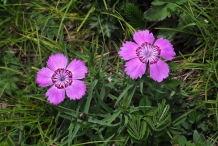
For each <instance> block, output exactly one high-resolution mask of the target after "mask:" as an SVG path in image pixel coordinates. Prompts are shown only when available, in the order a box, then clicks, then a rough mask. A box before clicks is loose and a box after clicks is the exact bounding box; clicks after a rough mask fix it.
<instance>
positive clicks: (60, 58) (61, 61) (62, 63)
mask: <svg viewBox="0 0 218 146" xmlns="http://www.w3.org/2000/svg"><path fill="white" fill-rule="evenodd" d="M47 65H48V67H49V68H50V69H51V70H53V71H55V70H57V69H59V68H64V69H65V68H66V66H67V57H66V56H64V55H63V54H61V53H57V54H54V55H51V56H50V57H49V59H48V61H47Z"/></svg>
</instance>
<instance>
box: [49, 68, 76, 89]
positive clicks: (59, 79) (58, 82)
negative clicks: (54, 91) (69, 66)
mask: <svg viewBox="0 0 218 146" xmlns="http://www.w3.org/2000/svg"><path fill="white" fill-rule="evenodd" d="M51 80H52V82H53V84H54V85H55V87H57V88H58V89H63V88H66V87H68V86H70V85H71V84H72V83H73V74H72V72H71V71H69V70H65V69H63V68H59V69H57V70H56V71H55V72H54V74H53V75H52V77H51Z"/></svg>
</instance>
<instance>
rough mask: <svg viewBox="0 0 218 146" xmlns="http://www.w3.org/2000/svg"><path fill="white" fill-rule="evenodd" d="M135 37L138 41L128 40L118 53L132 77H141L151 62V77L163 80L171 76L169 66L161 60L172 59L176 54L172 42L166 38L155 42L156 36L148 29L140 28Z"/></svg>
mask: <svg viewBox="0 0 218 146" xmlns="http://www.w3.org/2000/svg"><path fill="white" fill-rule="evenodd" d="M133 39H134V41H135V42H136V43H135V42H131V41H127V42H125V43H124V44H123V46H122V47H121V50H120V51H119V52H118V54H119V55H120V56H121V57H122V59H123V60H126V61H128V62H127V63H126V64H125V72H126V74H128V75H129V76H130V77H131V78H132V79H137V78H141V77H142V75H143V74H145V72H146V65H147V64H149V68H150V77H151V78H153V79H154V80H155V81H158V82H161V81H163V79H164V78H167V77H168V76H169V66H168V65H167V64H166V63H165V62H164V61H162V60H161V58H164V59H166V60H172V59H173V57H174V56H175V55H176V53H175V52H174V49H173V46H172V44H171V43H170V42H169V41H168V40H167V39H164V38H159V39H157V40H156V41H155V42H154V36H153V34H152V33H149V31H148V30H143V31H141V30H139V31H137V32H135V33H134V35H133Z"/></svg>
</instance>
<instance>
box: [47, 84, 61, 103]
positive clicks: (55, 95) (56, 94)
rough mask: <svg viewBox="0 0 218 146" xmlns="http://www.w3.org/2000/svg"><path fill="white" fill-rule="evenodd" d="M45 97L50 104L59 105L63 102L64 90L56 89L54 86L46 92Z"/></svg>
mask: <svg viewBox="0 0 218 146" xmlns="http://www.w3.org/2000/svg"><path fill="white" fill-rule="evenodd" d="M46 96H48V101H49V102H50V103H51V104H54V105H57V104H59V103H61V102H62V101H63V100H64V97H65V90H64V89H58V88H56V87H55V86H54V85H53V86H52V87H51V88H50V89H48V91H47V92H46Z"/></svg>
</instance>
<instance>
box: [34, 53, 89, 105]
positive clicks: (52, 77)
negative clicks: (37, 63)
mask: <svg viewBox="0 0 218 146" xmlns="http://www.w3.org/2000/svg"><path fill="white" fill-rule="evenodd" d="M47 66H48V67H43V68H42V69H41V70H39V71H38V73H37V76H36V83H37V84H39V86H41V87H46V86H50V85H52V87H51V88H50V89H48V91H47V92H46V96H48V101H49V102H50V103H52V104H54V105H57V104H59V103H61V102H62V101H63V100H64V98H65V91H66V94H67V96H68V97H69V98H70V99H73V100H76V99H80V98H82V96H84V95H85V93H86V85H85V83H84V82H83V81H80V80H79V79H83V78H84V77H85V74H86V73H87V72H88V69H87V67H86V66H85V63H84V62H83V61H80V60H76V59H74V60H73V61H71V62H70V64H69V65H68V66H67V57H65V56H64V55H63V54H61V53H57V54H55V55H51V56H50V57H49V59H48V61H47Z"/></svg>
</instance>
